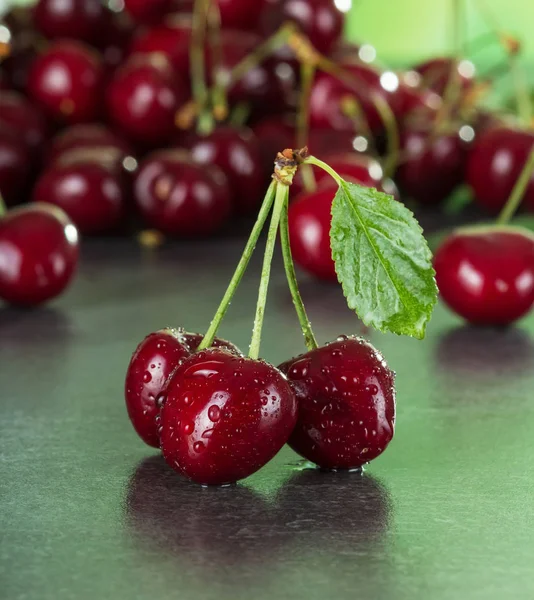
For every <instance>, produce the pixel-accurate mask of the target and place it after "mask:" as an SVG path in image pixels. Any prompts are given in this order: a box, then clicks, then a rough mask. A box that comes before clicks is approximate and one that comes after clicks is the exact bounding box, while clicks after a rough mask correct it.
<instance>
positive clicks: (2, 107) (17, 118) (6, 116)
mask: <svg viewBox="0 0 534 600" xmlns="http://www.w3.org/2000/svg"><path fill="white" fill-rule="evenodd" d="M0 125H2V126H5V127H7V128H9V129H12V130H13V132H14V133H15V134H16V135H18V136H20V137H21V138H22V139H23V141H24V143H25V144H26V147H27V148H28V149H29V150H30V152H31V153H32V154H33V156H38V155H39V153H40V151H41V148H42V146H43V144H44V141H45V139H46V137H47V133H48V128H47V125H46V122H45V120H44V117H43V115H42V114H41V112H40V111H39V109H38V108H37V107H35V106H33V105H32V104H31V102H29V101H28V100H26V98H24V97H23V96H21V95H20V94H18V93H17V92H2V93H1V94H0Z"/></svg>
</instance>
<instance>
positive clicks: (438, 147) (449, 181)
mask: <svg viewBox="0 0 534 600" xmlns="http://www.w3.org/2000/svg"><path fill="white" fill-rule="evenodd" d="M401 148H402V151H403V154H404V157H405V158H404V160H402V161H401V163H400V165H399V168H398V170H397V174H396V180H397V182H398V184H399V187H400V189H401V190H402V192H403V193H405V194H406V195H407V196H410V197H412V198H413V199H414V200H416V201H417V202H419V203H421V204H439V203H440V202H442V201H443V200H445V198H447V197H448V196H449V195H450V194H451V193H452V192H453V191H454V190H455V189H456V187H457V186H459V185H460V184H461V183H463V181H464V178H465V165H466V160H467V152H468V147H467V145H466V143H465V142H464V141H463V140H462V139H461V138H460V136H459V135H458V133H456V132H453V133H444V134H439V135H437V136H435V137H433V138H432V137H431V133H430V132H429V131H427V130H417V129H409V130H407V131H405V132H403V133H402V134H401Z"/></svg>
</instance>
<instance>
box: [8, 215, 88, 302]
mask: <svg viewBox="0 0 534 600" xmlns="http://www.w3.org/2000/svg"><path fill="white" fill-rule="evenodd" d="M77 262H78V233H77V231H76V227H75V226H74V225H73V224H72V222H71V221H70V219H69V218H68V217H67V215H66V214H65V213H64V212H63V211H62V210H60V209H58V208H56V207H53V206H50V205H45V204H32V205H29V206H23V207H20V208H16V209H13V210H10V211H9V212H8V213H6V214H5V215H4V216H3V217H2V218H0V297H1V298H3V299H4V300H6V301H7V302H9V303H11V304H18V305H23V306H33V305H37V304H41V303H43V302H46V301H47V300H50V299H51V298H54V297H55V296H58V295H59V294H60V293H61V292H62V291H63V290H64V289H65V288H66V287H67V285H68V284H69V282H70V281H71V279H72V276H73V274H74V272H75V269H76V265H77Z"/></svg>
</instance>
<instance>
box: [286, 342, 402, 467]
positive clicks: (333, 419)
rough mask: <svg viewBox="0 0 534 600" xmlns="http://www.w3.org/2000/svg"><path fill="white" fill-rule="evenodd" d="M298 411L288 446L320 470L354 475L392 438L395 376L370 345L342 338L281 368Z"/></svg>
mask: <svg viewBox="0 0 534 600" xmlns="http://www.w3.org/2000/svg"><path fill="white" fill-rule="evenodd" d="M280 370H281V371H282V372H283V373H285V374H286V375H287V377H288V379H289V382H290V384H291V387H292V388H293V390H294V392H295V396H296V398H297V403H298V407H299V415H298V422H297V426H296V427H295V430H294V431H293V434H292V435H291V438H290V439H289V445H290V446H291V448H292V449H293V450H294V451H295V452H297V453H298V454H300V455H301V456H302V457H304V458H306V459H307V460H310V461H311V462H314V463H315V464H317V465H319V466H320V467H322V468H324V469H356V468H359V467H362V466H363V465H365V464H366V463H368V462H370V461H372V460H374V459H375V458H377V456H380V454H382V452H384V450H385V449H386V448H387V446H388V444H389V443H390V442H391V440H392V439H393V435H394V432H395V410H396V409H395V374H394V372H393V371H391V369H389V367H388V366H387V364H386V361H385V360H384V358H383V356H382V355H381V354H380V352H378V350H376V349H375V348H374V347H373V346H372V345H371V343H370V342H367V341H366V340H364V339H362V338H358V337H347V336H340V337H339V338H338V339H337V340H336V341H335V342H332V343H330V344H327V345H326V346H323V347H321V348H317V349H316V350H312V351H311V352H308V353H307V354H303V355H302V356H299V357H297V358H295V359H293V360H290V361H288V362H286V363H284V364H282V365H281V366H280Z"/></svg>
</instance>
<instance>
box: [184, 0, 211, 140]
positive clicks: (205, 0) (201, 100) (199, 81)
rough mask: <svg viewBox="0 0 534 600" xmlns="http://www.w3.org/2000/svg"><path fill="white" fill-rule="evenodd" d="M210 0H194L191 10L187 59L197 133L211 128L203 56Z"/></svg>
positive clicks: (207, 131) (205, 131) (202, 132)
mask: <svg viewBox="0 0 534 600" xmlns="http://www.w3.org/2000/svg"><path fill="white" fill-rule="evenodd" d="M210 4H211V0H195V7H194V11H193V28H192V32H191V45H190V47H189V60H190V63H191V88H192V90H191V91H192V95H193V100H194V102H195V104H196V106H197V113H198V124H197V129H198V133H201V134H205V133H209V132H210V131H211V129H213V118H212V116H211V114H210V112H209V110H206V108H207V104H208V99H209V94H208V88H207V85H206V68H205V67H206V65H205V57H204V42H205V40H206V25H207V19H208V11H209V9H210Z"/></svg>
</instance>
